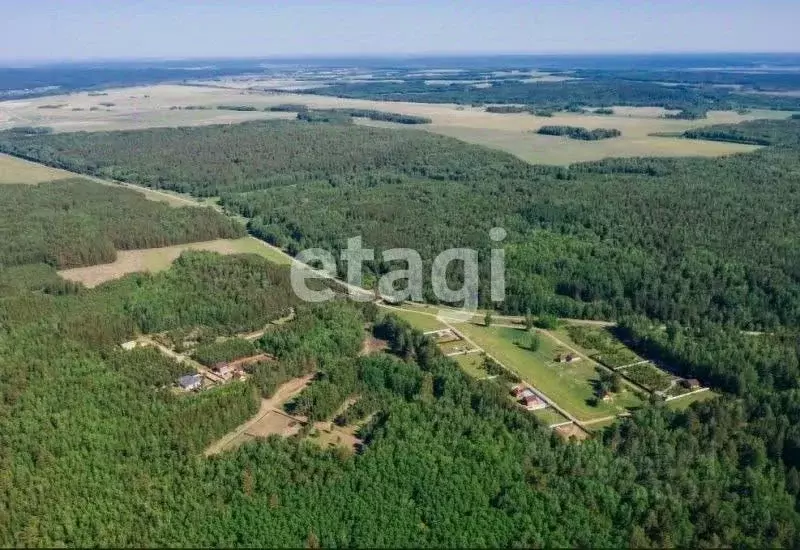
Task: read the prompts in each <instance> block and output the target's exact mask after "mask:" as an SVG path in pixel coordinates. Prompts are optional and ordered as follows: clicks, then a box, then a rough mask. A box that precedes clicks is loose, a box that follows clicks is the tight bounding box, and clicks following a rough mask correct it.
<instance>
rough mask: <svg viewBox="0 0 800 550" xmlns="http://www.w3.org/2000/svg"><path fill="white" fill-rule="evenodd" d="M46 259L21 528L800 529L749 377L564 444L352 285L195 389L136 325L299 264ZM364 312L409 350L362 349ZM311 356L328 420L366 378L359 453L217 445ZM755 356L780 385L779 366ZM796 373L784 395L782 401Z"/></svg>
mask: <svg viewBox="0 0 800 550" xmlns="http://www.w3.org/2000/svg"><path fill="white" fill-rule="evenodd" d="M30 273H31V270H30V269H28V268H27V267H15V268H8V269H6V270H3V271H2V274H3V277H4V280H5V281H6V284H5V285H0V288H3V289H6V290H5V291H4V293H3V294H2V297H0V301H2V306H3V307H2V308H1V309H0V311H2V317H1V318H0V325H1V326H2V330H0V351H1V352H2V353H0V390H2V392H0V393H1V394H2V396H3V400H2V401H0V465H2V471H3V472H4V475H3V476H2V477H1V478H0V484H1V486H2V488H3V490H2V491H0V543H2V544H3V545H7V546H21V545H30V546H61V545H68V546H86V545H91V544H94V545H103V546H162V545H181V546H216V545H225V546H285V547H298V546H310V547H316V546H334V545H337V546H360V547H378V546H382V547H397V546H406V545H414V546H453V545H458V546H469V547H473V546H504V547H507V546H545V545H550V546H592V547H597V546H604V547H606V546H607V547H620V546H626V545H627V546H633V547H645V546H651V545H653V546H673V545H674V546H694V547H697V546H713V547H719V546H755V547H763V546H784V547H791V546H796V545H797V544H798V543H800V514H798V512H797V510H796V508H795V499H796V495H797V491H798V490H799V489H800V484H798V478H797V472H796V470H794V469H792V468H784V467H783V466H782V465H781V460H782V458H781V457H783V459H786V457H787V456H788V453H789V452H791V450H792V449H793V447H792V446H791V445H790V444H787V445H786V446H785V450H780V449H779V447H778V446H777V444H778V443H779V442H780V441H784V439H775V438H770V437H769V435H770V434H771V433H775V434H778V433H779V432H778V431H777V430H774V431H771V432H766V431H764V430H765V429H767V428H769V426H770V424H769V423H768V422H767V419H769V418H772V417H766V418H765V421H764V422H762V423H758V424H755V423H754V425H752V427H748V428H747V429H745V430H743V429H741V425H742V422H743V420H745V419H746V418H747V416H746V414H747V413H746V412H745V411H744V410H742V405H741V404H740V403H739V401H737V400H735V399H732V398H727V397H723V398H722V399H720V400H717V401H714V402H709V403H701V404H697V405H695V406H693V407H692V408H690V409H689V410H687V411H685V412H672V411H670V410H668V409H666V408H664V407H661V406H658V405H654V406H651V407H647V408H645V409H643V410H641V411H639V412H637V413H636V414H635V415H634V416H633V417H631V418H629V419H625V420H623V421H621V422H620V423H619V424H618V425H616V426H614V427H612V428H609V429H608V430H607V431H606V432H605V433H603V434H602V435H601V436H600V437H599V438H596V439H593V440H589V441H586V442H583V443H582V444H574V443H569V442H565V441H562V440H561V439H560V438H558V437H556V436H554V435H552V434H551V432H549V430H546V429H544V428H543V427H540V426H539V425H538V424H537V422H536V420H535V419H534V417H532V416H531V415H529V414H528V413H526V412H525V411H522V410H520V409H518V408H516V407H514V406H512V404H511V403H510V401H509V400H508V399H507V397H506V390H505V388H504V387H503V386H502V385H500V384H497V383H495V382H491V381H482V382H478V381H475V380H473V379H471V378H469V377H468V376H467V375H465V374H464V373H463V372H461V371H460V370H459V369H458V367H457V366H456V365H455V363H453V362H452V361H450V360H449V359H447V358H444V357H442V356H441V354H440V353H439V352H438V350H437V348H436V346H435V345H433V343H432V342H431V341H430V340H429V339H428V338H427V337H425V336H423V335H422V334H420V333H419V332H418V331H416V330H414V329H412V328H411V327H410V326H409V325H408V324H407V323H405V322H404V321H401V320H399V319H397V318H395V317H394V316H391V315H388V316H384V315H380V314H379V313H378V312H377V311H376V308H375V307H374V306H363V305H357V304H351V303H348V302H345V301H336V302H331V303H328V304H324V305H316V306H307V305H300V304H293V305H295V306H296V307H297V316H296V318H295V319H294V320H293V321H292V322H289V323H285V324H282V325H280V327H277V329H276V330H273V331H268V332H267V333H266V334H265V336H264V337H263V338H262V339H261V340H260V341H258V342H257V343H256V345H257V346H258V347H259V348H261V349H263V350H264V351H266V352H268V353H270V354H272V355H273V356H275V357H276V358H277V359H278V360H277V362H274V363H271V364H270V363H264V364H261V365H259V366H257V367H256V368H257V369H258V372H259V373H260V375H257V376H254V377H253V378H251V380H250V381H248V382H244V383H240V382H236V383H231V384H229V385H227V386H223V387H220V388H217V389H214V390H209V391H205V392H202V393H201V394H189V395H175V394H173V393H172V392H170V391H169V389H168V388H164V387H163V386H164V384H168V383H169V382H170V381H171V380H173V379H174V377H176V376H178V375H180V374H181V373H182V371H181V369H180V367H179V366H178V365H177V364H175V363H173V362H172V361H170V360H168V359H166V358H163V357H162V356H161V355H160V354H159V353H158V352H157V351H155V350H152V349H138V350H134V351H123V350H121V349H120V348H119V347H118V343H119V342H121V341H124V340H126V339H128V338H130V337H131V336H132V335H133V334H135V333H136V332H138V331H145V332H151V331H160V330H178V329H188V328H191V327H195V326H203V327H207V328H208V329H212V330H215V331H217V332H218V333H220V334H231V333H233V332H234V331H239V330H249V329H252V328H254V327H257V326H263V323H266V322H268V321H269V320H270V319H272V318H275V317H277V316H279V315H281V314H282V313H283V312H285V308H286V306H287V304H288V303H292V297H291V291H290V290H289V289H288V283H287V282H286V271H285V268H277V267H274V266H271V265H270V264H268V263H267V262H266V261H265V260H262V259H260V258H256V257H253V256H233V257H223V256H219V255H216V254H213V253H186V254H184V255H183V256H182V257H181V258H180V259H179V260H178V261H177V262H176V264H175V265H174V266H173V268H172V269H171V270H169V271H166V272H162V273H159V274H156V275H130V276H128V277H126V278H124V279H122V280H119V281H114V282H111V283H108V284H106V285H103V286H101V287H98V288H95V289H92V290H85V289H74V291H72V292H68V293H63V294H55V293H50V292H42V291H41V290H40V289H39V288H38V285H29V284H27V283H28V281H30V279H31V277H30ZM39 278H40V279H47V278H48V277H47V276H46V274H42V275H41V276H40V277H39ZM165 299H166V300H168V301H169V303H167V304H164V301H165ZM67 321H68V322H67ZM365 322H366V323H368V324H370V325H372V330H374V331H375V334H376V335H378V336H380V337H382V338H385V339H387V340H388V341H389V348H390V353H389V354H378V355H371V356H364V357H358V356H357V355H358V353H359V350H360V348H361V341H362V339H363V337H364V326H365V325H364V324H365ZM731 334H733V333H731ZM740 337H741V338H746V337H743V336H741V335H740ZM749 338H752V337H749ZM734 345H739V343H738V342H737V343H736V344H734ZM788 349H789V348H787V351H786V353H788ZM794 351H795V353H796V351H797V350H794ZM786 357H789V355H786ZM796 359H797V355H795V356H794V360H795V364H796ZM20 365H25V368H20V367H19V366H20ZM270 365H271V367H270ZM309 371H316V372H317V376H316V379H315V381H314V382H313V383H312V384H311V386H309V388H308V389H307V390H305V391H304V392H303V393H302V394H300V396H298V398H297V399H295V400H294V401H293V402H291V403H290V405H289V407H290V408H291V409H292V410H294V411H296V412H298V413H299V412H302V413H304V414H306V415H308V416H309V417H310V418H312V419H327V418H330V417H331V416H332V415H333V412H334V411H336V410H337V409H338V408H339V406H340V405H341V404H342V403H344V402H345V400H346V399H347V398H349V397H351V396H354V395H357V396H359V398H358V400H357V401H356V402H355V403H354V404H353V405H351V406H350V407H348V408H347V409H346V410H345V411H344V413H343V414H342V415H341V416H340V417H337V423H339V424H344V425H347V424H352V423H355V422H361V423H363V425H362V426H361V428H359V437H360V438H361V439H362V440H363V441H364V446H363V448H362V450H361V451H360V452H359V453H357V454H355V455H352V454H350V453H348V452H343V450H342V449H337V448H322V447H320V446H319V445H317V444H316V443H314V441H313V439H310V438H308V437H306V436H305V435H304V434H303V432H301V434H300V435H298V436H297V437H293V438H289V439H281V438H278V437H273V438H270V439H267V440H262V441H256V442H251V443H248V444H245V445H244V446H242V447H240V448H239V449H237V450H234V451H230V452H227V453H224V454H221V455H218V456H216V457H213V458H204V457H203V455H202V449H203V448H204V447H205V446H206V445H208V444H209V443H210V442H211V441H213V440H215V439H216V438H218V437H219V436H220V435H221V434H223V433H225V432H226V431H227V430H230V429H231V428H232V427H233V426H236V425H237V424H239V423H240V422H242V421H243V420H244V419H245V418H247V417H248V416H250V415H252V414H253V412H254V411H255V409H256V407H257V397H258V395H259V394H262V395H270V394H271V392H272V391H274V389H275V385H276V382H275V380H276V379H277V380H280V379H285V377H287V376H296V375H297V373H300V372H309ZM754 376H755V377H756V380H757V382H758V383H759V384H766V383H767V382H766V378H764V379H763V380H762V379H761V378H760V377H762V376H765V377H766V376H768V374H766V371H765V372H763V373H762V372H759V371H756V372H755V373H754ZM276 377H277V378H276ZM281 377H283V378H281ZM777 387H783V386H782V385H776V388H777ZM789 391H791V390H788V389H787V390H785V392H783V393H776V394H775V397H774V403H772V404H771V406H772V407H773V409H775V410H776V412H774V413H773V414H774V415H775V416H776V417H777V418H783V414H784V413H783V412H782V411H777V409H778V407H779V406H781V405H782V404H784V403H787V402H788V401H787V400H788V398H789V394H788V393H786V392H789ZM784 395H785V397H784ZM788 420H789V419H788V418H787V420H786V421H788ZM786 421H784V420H781V422H780V423H779V424H778V426H787V425H786V424H785V422H786ZM783 433H786V434H788V433H790V432H788V431H784V432H780V434H781V437H782V434H783ZM465 517H469V518H470V521H466V522H465V521H464V518H465Z"/></svg>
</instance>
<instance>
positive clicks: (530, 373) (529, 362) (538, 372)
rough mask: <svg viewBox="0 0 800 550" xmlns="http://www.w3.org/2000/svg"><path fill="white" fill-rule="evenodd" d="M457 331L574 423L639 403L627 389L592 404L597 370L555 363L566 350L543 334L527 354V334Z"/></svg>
mask: <svg viewBox="0 0 800 550" xmlns="http://www.w3.org/2000/svg"><path fill="white" fill-rule="evenodd" d="M458 329H459V330H460V331H462V332H463V333H464V334H465V335H466V336H467V337H468V338H470V339H471V340H473V341H474V342H475V343H476V344H477V345H479V346H481V347H482V348H483V349H484V350H486V352H487V353H489V354H490V355H492V356H494V357H495V358H497V360H498V361H500V362H501V363H503V364H504V365H505V366H506V367H508V368H510V369H513V370H514V371H515V372H516V374H517V375H518V376H519V377H520V378H522V380H524V381H525V382H528V383H529V384H531V385H532V386H533V387H535V388H538V389H540V390H541V391H542V392H543V393H544V394H545V395H546V396H547V397H549V398H550V399H552V400H553V401H555V402H556V403H557V404H558V405H559V406H560V407H562V408H564V409H565V410H566V411H567V412H569V413H570V414H572V415H574V416H575V417H576V418H577V419H578V420H582V421H585V420H592V419H596V418H603V417H606V416H611V415H616V414H620V413H624V412H626V411H627V410H628V409H630V408H635V407H638V406H641V404H642V401H641V398H640V397H639V396H638V395H636V394H635V393H634V392H633V391H632V390H631V389H630V388H628V387H627V386H626V387H624V388H623V391H621V392H620V393H618V394H615V395H614V396H613V397H612V399H611V400H610V401H603V400H597V402H596V404H592V403H594V401H595V399H594V398H595V397H596V395H597V384H598V382H599V378H600V377H599V374H598V371H597V368H598V367H597V366H596V365H595V364H594V363H593V362H591V361H588V360H576V361H572V362H570V363H559V362H557V361H556V357H558V356H559V355H562V354H564V353H566V351H567V350H562V349H561V348H560V347H559V346H558V344H556V343H555V341H554V340H552V339H551V338H549V337H547V336H546V335H541V336H540V337H539V338H538V341H539V344H538V349H536V351H531V350H530V349H526V347H523V346H526V342H527V341H529V340H528V339H529V338H530V335H529V334H527V333H526V331H524V330H522V329H516V328H508V327H488V328H487V327H484V326H479V325H475V324H471V323H465V324H462V325H458Z"/></svg>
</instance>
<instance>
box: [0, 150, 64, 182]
mask: <svg viewBox="0 0 800 550" xmlns="http://www.w3.org/2000/svg"><path fill="white" fill-rule="evenodd" d="M73 177H75V174H72V173H70V172H65V171H64V170H56V169H55V168H50V167H48V166H42V165H41V164H36V163H34V162H28V161H27V160H22V159H18V158H16V157H12V156H9V155H4V154H2V153H0V185H2V184H8V183H24V184H29V185H35V184H37V183H43V182H46V181H54V180H59V179H66V178H73Z"/></svg>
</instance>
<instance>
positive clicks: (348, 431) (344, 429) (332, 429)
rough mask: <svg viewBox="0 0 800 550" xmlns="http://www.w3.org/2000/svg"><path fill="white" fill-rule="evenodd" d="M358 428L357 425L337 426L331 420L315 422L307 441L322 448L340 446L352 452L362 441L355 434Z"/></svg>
mask: <svg viewBox="0 0 800 550" xmlns="http://www.w3.org/2000/svg"><path fill="white" fill-rule="evenodd" d="M358 429H359V426H358V425H352V426H337V425H336V424H334V423H333V422H316V423H315V424H314V431H312V432H311V433H310V434H309V436H308V441H313V442H315V443H317V444H318V445H319V446H320V447H323V448H333V447H341V448H343V449H346V450H347V451H349V452H351V453H352V452H355V451H356V450H357V449H358V448H359V447H361V445H362V444H363V443H364V442H363V441H362V440H361V439H359V438H358V437H357V436H356V432H357V431H358Z"/></svg>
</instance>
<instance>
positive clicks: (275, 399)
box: [204, 374, 314, 456]
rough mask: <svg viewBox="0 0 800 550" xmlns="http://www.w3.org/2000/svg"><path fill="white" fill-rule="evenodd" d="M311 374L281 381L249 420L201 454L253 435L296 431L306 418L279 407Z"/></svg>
mask: <svg viewBox="0 0 800 550" xmlns="http://www.w3.org/2000/svg"><path fill="white" fill-rule="evenodd" d="M313 378H314V375H313V374H307V375H306V376H303V377H300V378H294V379H292V380H289V381H288V382H286V383H285V384H283V385H281V386H280V387H279V388H278V389H277V390H276V391H275V393H274V394H273V395H272V397H270V398H269V399H262V400H261V406H260V407H259V408H258V412H257V413H256V414H255V415H254V416H253V417H252V418H251V419H250V420H248V421H247V422H245V423H244V424H242V425H241V426H239V427H237V428H236V429H234V430H232V431H230V432H228V433H227V434H225V435H224V436H222V437H221V438H220V439H218V440H217V441H215V442H214V443H212V444H211V445H209V446H208V447H207V448H206V450H205V453H204V454H205V456H211V455H215V454H218V453H221V452H223V451H227V450H229V449H234V448H236V447H238V446H239V445H242V444H243V443H246V442H247V441H250V440H252V439H255V438H262V437H269V436H270V435H274V434H278V435H282V436H290V435H294V434H296V433H297V432H299V431H300V428H301V427H302V424H303V423H304V422H305V421H306V419H305V418H303V417H294V416H291V415H288V414H286V413H285V412H284V411H283V405H284V404H285V403H286V402H287V401H289V400H290V399H291V398H293V397H294V396H295V395H297V394H299V393H300V392H301V391H303V390H304V389H306V387H307V386H308V385H309V384H310V383H311V380H312V379H313Z"/></svg>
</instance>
